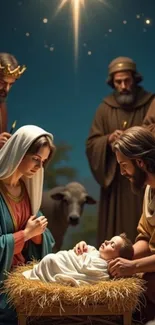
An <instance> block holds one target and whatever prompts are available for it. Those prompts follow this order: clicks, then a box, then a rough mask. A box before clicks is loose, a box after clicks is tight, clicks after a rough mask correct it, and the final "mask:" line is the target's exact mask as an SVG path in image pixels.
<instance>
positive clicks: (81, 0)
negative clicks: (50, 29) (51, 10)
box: [57, 0, 85, 59]
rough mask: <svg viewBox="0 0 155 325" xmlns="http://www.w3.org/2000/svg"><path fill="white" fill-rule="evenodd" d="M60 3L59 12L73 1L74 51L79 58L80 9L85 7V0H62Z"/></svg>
mask: <svg viewBox="0 0 155 325" xmlns="http://www.w3.org/2000/svg"><path fill="white" fill-rule="evenodd" d="M60 1H61V2H60V5H59V7H58V9H57V12H59V11H60V10H61V9H62V8H63V7H64V6H65V4H66V3H67V2H70V3H71V6H72V17H73V24H74V39H75V43H74V52H75V58H76V59H77V56H78V40H79V20H80V9H81V6H83V7H84V5H85V0H60Z"/></svg>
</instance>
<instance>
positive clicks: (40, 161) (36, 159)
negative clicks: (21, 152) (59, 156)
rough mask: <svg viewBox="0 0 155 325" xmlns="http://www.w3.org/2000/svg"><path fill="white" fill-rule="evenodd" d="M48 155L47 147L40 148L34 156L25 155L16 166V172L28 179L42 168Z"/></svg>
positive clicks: (48, 149)
mask: <svg viewBox="0 0 155 325" xmlns="http://www.w3.org/2000/svg"><path fill="white" fill-rule="evenodd" d="M49 155H50V148H49V147H48V146H43V147H41V148H40V149H39V151H38V152H37V153H36V154H27V155H25V157H24V158H23V160H22V162H21V163H20V165H19V166H18V171H19V172H20V173H21V174H22V175H24V176H26V177H28V178H31V177H33V175H34V174H35V173H36V172H37V171H38V170H39V169H40V168H42V167H44V164H45V162H46V161H47V160H48V158H49Z"/></svg>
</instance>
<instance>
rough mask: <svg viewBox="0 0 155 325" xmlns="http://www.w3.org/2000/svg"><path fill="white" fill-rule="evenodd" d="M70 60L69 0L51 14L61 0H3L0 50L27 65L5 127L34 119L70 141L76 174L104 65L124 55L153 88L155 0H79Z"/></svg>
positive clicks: (84, 172) (102, 90)
mask: <svg viewBox="0 0 155 325" xmlns="http://www.w3.org/2000/svg"><path fill="white" fill-rule="evenodd" d="M84 3H85V8H83V7H82V6H81V16H80V24H79V47H78V49H79V52H78V57H77V62H76V66H75V56H74V31H73V21H72V11H71V0H68V2H67V3H66V5H65V6H64V7H63V8H62V10H61V11H60V12H59V13H58V14H57V15H56V14H55V13H56V10H57V8H58V6H59V5H60V0H21V1H17V0H2V1H1V10H0V40H1V43H0V51H1V52H10V53H12V54H14V55H15V56H16V58H17V59H18V61H19V62H20V64H25V65H26V66H27V70H26V72H25V73H24V75H23V76H22V78H21V79H20V80H18V81H17V82H16V84H15V86H13V88H12V90H11V92H10V94H9V98H8V111H9V126H10V125H11V124H12V122H13V121H14V120H16V119H17V121H18V122H17V127H20V126H22V125H24V124H36V125H39V126H41V127H43V128H45V129H46V130H48V131H49V132H52V133H53V134H54V137H55V142H56V143H58V142H60V141H64V142H67V143H68V144H70V145H72V146H73V151H72V153H71V155H70V162H69V165H71V166H73V167H75V168H77V169H78V170H79V174H80V176H81V177H88V178H89V177H90V175H91V173H90V170H89V167H88V163H87V159H86V157H85V140H86V138H87V135H88V132H89V128H90V125H91V122H92V119H93V116H94V113H95V110H96V108H97V107H98V105H99V103H100V101H101V100H102V98H103V97H104V96H106V95H107V94H108V93H109V92H110V91H111V89H110V88H109V87H108V86H107V85H106V83H105V80H106V78H107V67H108V64H109V62H110V61H111V60H112V59H113V58H115V57H117V56H129V57H131V58H133V59H134V60H135V61H136V62H137V68H138V70H139V71H140V73H141V74H142V75H143V76H144V86H145V88H146V89H147V90H149V91H155V59H154V57H155V24H154V23H155V1H154V0H147V1H146V0H125V1H124V0H84Z"/></svg>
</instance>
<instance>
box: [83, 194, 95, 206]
mask: <svg viewBox="0 0 155 325" xmlns="http://www.w3.org/2000/svg"><path fill="white" fill-rule="evenodd" d="M85 203H86V204H96V203H97V201H96V200H95V199H93V197H92V196H90V195H86V202H85Z"/></svg>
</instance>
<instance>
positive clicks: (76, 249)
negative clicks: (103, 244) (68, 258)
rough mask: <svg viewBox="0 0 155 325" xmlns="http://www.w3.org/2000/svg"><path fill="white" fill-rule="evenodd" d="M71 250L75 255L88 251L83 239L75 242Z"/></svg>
mask: <svg viewBox="0 0 155 325" xmlns="http://www.w3.org/2000/svg"><path fill="white" fill-rule="evenodd" d="M73 250H74V253H75V254H76V255H81V254H83V253H86V252H87V251H88V245H87V244H86V242H85V241H80V242H79V243H78V244H76V246H75V247H74V248H73Z"/></svg>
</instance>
